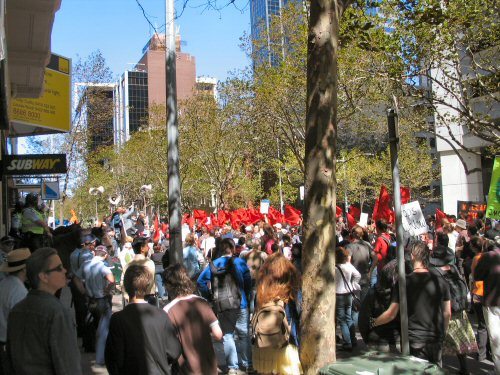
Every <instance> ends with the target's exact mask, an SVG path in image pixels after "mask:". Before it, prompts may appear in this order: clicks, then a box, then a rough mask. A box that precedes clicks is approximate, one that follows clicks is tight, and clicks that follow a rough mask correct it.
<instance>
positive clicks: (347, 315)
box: [335, 294, 354, 346]
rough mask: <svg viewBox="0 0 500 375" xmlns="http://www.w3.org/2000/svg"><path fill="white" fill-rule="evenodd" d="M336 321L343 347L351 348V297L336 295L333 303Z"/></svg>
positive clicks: (352, 325) (352, 326) (352, 327)
mask: <svg viewBox="0 0 500 375" xmlns="http://www.w3.org/2000/svg"><path fill="white" fill-rule="evenodd" d="M335 312H336V315H337V321H338V322H339V325H340V330H341V332H342V338H343V339H344V345H346V346H352V342H351V330H353V329H354V323H353V321H352V296H351V295H350V294H337V299H336V303H335Z"/></svg>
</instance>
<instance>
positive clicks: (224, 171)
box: [179, 79, 259, 209]
mask: <svg viewBox="0 0 500 375" xmlns="http://www.w3.org/2000/svg"><path fill="white" fill-rule="evenodd" d="M241 85H244V82H242V81H241V80H238V79H230V80H229V81H227V82H225V83H224V84H223V85H222V86H221V88H220V97H221V103H220V104H219V103H217V102H216V101H215V99H214V98H213V97H211V96H207V95H195V96H194V97H193V98H191V99H189V100H187V101H186V102H185V103H183V111H182V114H181V116H180V118H179V131H180V134H181V138H180V142H181V144H180V152H181V160H182V163H181V176H182V187H183V193H184V200H185V201H186V202H187V204H188V205H189V206H190V207H189V208H196V204H197V203H198V202H199V200H201V199H203V197H210V196H211V191H212V190H214V191H215V194H216V196H217V202H218V208H219V209H228V208H237V207H241V206H245V205H246V204H247V203H248V202H253V201H254V199H255V197H256V196H257V195H258V193H259V187H258V185H257V183H256V181H255V180H253V179H251V178H249V177H250V174H251V173H252V171H251V170H250V168H249V166H248V165H247V164H246V161H247V160H249V159H250V154H251V148H250V141H251V140H252V137H251V134H252V132H251V128H250V125H251V123H250V122H249V119H248V118H247V116H245V113H246V111H245V110H242V108H241V106H242V103H241V100H242V98H241V87H240V86H241Z"/></svg>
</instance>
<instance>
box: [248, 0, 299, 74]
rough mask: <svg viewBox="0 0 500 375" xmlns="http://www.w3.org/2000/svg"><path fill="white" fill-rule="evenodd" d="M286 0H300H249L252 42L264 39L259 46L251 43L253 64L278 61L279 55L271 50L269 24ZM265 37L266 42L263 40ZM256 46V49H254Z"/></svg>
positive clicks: (278, 13)
mask: <svg viewBox="0 0 500 375" xmlns="http://www.w3.org/2000/svg"><path fill="white" fill-rule="evenodd" d="M288 1H297V2H301V1H300V0H250V24H251V35H252V42H253V41H256V40H262V41H264V42H263V43H262V44H261V43H259V47H256V46H255V45H253V47H252V49H253V56H254V61H253V64H254V66H256V65H259V64H261V63H265V62H267V63H269V64H271V65H275V64H277V63H278V62H279V59H280V56H279V54H277V53H276V52H273V50H272V48H271V43H272V42H271V39H270V36H269V34H270V29H269V28H270V24H271V18H272V17H273V16H279V15H280V10H281V8H282V7H284V6H285V5H286V4H287V2H288ZM266 39H267V43H266V42H265V41H266ZM255 48H258V50H255Z"/></svg>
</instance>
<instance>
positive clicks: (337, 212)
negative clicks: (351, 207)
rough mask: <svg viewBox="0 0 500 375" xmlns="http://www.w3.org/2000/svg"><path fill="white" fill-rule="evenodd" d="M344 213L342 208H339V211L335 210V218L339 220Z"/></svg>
mask: <svg viewBox="0 0 500 375" xmlns="http://www.w3.org/2000/svg"><path fill="white" fill-rule="evenodd" d="M343 213H344V211H343V210H342V208H340V207H339V206H337V209H336V210H335V217H336V218H339V217H340V216H342V214H343Z"/></svg>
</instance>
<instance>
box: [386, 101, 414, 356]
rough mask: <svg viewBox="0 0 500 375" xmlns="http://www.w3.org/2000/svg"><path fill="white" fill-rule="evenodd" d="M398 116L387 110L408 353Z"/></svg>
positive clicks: (401, 308)
mask: <svg viewBox="0 0 500 375" xmlns="http://www.w3.org/2000/svg"><path fill="white" fill-rule="evenodd" d="M397 119H398V116H397V114H396V112H395V111H394V109H389V110H388V111H387V125H388V128H389V144H390V150H391V167H392V192H393V197H394V212H395V214H396V241H397V244H398V254H397V255H398V258H397V259H398V282H399V316H400V319H401V349H402V350H401V351H402V353H403V355H409V354H410V345H409V341H408V305H407V302H406V275H405V259H404V244H403V225H402V221H401V191H400V190H399V187H400V183H399V162H398V150H399V135H398V126H397Z"/></svg>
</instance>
